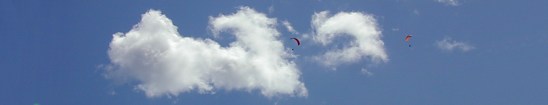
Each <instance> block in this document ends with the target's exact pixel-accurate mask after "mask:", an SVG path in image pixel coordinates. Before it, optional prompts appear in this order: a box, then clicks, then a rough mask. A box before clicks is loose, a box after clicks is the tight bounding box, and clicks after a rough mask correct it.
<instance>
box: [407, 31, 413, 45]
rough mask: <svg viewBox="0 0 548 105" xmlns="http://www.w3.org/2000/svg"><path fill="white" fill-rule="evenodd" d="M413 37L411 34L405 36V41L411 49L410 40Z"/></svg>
mask: <svg viewBox="0 0 548 105" xmlns="http://www.w3.org/2000/svg"><path fill="white" fill-rule="evenodd" d="M411 37H413V36H412V35H411V34H409V35H407V36H405V41H406V42H407V44H409V47H411V42H409V40H411Z"/></svg>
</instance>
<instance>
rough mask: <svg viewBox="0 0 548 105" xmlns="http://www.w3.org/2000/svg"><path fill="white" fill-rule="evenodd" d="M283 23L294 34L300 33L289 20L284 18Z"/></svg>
mask: <svg viewBox="0 0 548 105" xmlns="http://www.w3.org/2000/svg"><path fill="white" fill-rule="evenodd" d="M282 24H283V25H284V26H285V28H286V29H287V31H289V32H291V33H292V34H299V32H297V31H296V30H295V29H294V28H293V26H291V23H289V21H287V20H284V21H282Z"/></svg>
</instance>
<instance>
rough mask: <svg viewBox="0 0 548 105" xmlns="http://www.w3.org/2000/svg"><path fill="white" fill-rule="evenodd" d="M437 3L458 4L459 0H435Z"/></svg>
mask: <svg viewBox="0 0 548 105" xmlns="http://www.w3.org/2000/svg"><path fill="white" fill-rule="evenodd" d="M436 1H437V2H439V3H443V4H447V5H450V6H459V5H460V4H459V1H457V0H436Z"/></svg>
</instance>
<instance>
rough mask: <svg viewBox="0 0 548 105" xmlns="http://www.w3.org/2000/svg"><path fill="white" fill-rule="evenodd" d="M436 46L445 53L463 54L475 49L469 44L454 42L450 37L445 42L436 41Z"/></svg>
mask: <svg viewBox="0 0 548 105" xmlns="http://www.w3.org/2000/svg"><path fill="white" fill-rule="evenodd" d="M436 45H437V46H438V48H440V49H442V50H445V51H454V50H460V51H462V52H467V51H470V50H472V49H474V46H472V45H470V44H468V43H464V42H458V41H455V40H452V39H451V38H450V37H445V38H444V39H443V40H438V41H436Z"/></svg>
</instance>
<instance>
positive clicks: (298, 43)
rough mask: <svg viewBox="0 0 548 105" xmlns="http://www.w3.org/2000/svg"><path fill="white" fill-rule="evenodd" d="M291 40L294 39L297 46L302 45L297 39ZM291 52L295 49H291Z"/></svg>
mask: <svg viewBox="0 0 548 105" xmlns="http://www.w3.org/2000/svg"><path fill="white" fill-rule="evenodd" d="M291 39H293V40H294V41H295V42H297V46H300V45H301V41H299V39H297V38H291ZM291 50H294V49H291Z"/></svg>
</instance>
